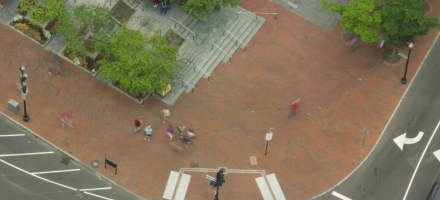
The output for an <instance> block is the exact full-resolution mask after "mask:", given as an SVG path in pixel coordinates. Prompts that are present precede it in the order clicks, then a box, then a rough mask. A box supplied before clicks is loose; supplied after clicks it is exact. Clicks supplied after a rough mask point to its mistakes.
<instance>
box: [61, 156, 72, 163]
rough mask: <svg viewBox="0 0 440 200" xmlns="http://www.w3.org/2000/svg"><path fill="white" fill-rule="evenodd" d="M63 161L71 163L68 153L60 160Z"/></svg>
mask: <svg viewBox="0 0 440 200" xmlns="http://www.w3.org/2000/svg"><path fill="white" fill-rule="evenodd" d="M60 162H61V163H63V164H65V165H68V164H69V163H70V158H69V156H67V155H63V156H62V157H61V160H60Z"/></svg>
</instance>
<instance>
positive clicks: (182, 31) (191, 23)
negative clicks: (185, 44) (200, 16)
mask: <svg viewBox="0 0 440 200" xmlns="http://www.w3.org/2000/svg"><path fill="white" fill-rule="evenodd" d="M198 22H199V20H196V19H194V18H193V17H188V18H187V19H186V20H185V21H184V22H180V23H182V24H183V25H184V26H185V27H186V28H185V27H184V26H182V25H181V24H179V23H177V25H176V26H177V28H174V27H173V30H175V31H176V32H177V33H179V34H180V35H181V36H182V37H184V38H185V39H186V40H189V39H191V40H192V39H193V35H194V34H193V33H191V32H190V31H189V30H191V31H192V32H194V31H193V30H192V29H193V28H194V27H195V26H196V25H197V23H198ZM187 28H188V29H189V30H188V29H187Z"/></svg>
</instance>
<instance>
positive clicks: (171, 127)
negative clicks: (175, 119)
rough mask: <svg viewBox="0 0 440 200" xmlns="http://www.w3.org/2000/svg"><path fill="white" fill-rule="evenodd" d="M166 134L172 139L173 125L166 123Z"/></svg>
mask: <svg viewBox="0 0 440 200" xmlns="http://www.w3.org/2000/svg"><path fill="white" fill-rule="evenodd" d="M166 134H167V135H168V136H169V137H170V140H173V135H174V129H173V126H172V125H171V124H169V125H168V128H167V133H166Z"/></svg>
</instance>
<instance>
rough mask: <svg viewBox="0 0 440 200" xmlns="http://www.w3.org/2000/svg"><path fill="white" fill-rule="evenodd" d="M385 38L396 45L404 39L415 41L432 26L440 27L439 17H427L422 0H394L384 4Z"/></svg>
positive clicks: (383, 25)
mask: <svg viewBox="0 0 440 200" xmlns="http://www.w3.org/2000/svg"><path fill="white" fill-rule="evenodd" d="M382 18H383V20H384V23H383V24H382V29H383V33H382V36H383V39H384V40H386V41H388V42H389V43H391V44H393V45H394V50H393V54H392V56H394V55H395V50H396V45H397V44H398V43H400V42H402V41H405V40H410V41H415V40H416V39H417V37H418V36H422V35H426V34H428V33H429V31H430V30H431V28H436V29H440V25H439V23H438V18H436V17H427V16H426V12H425V10H424V9H423V1H421V0H392V1H388V2H387V3H386V4H384V5H383V6H382Z"/></svg>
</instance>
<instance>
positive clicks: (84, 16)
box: [73, 4, 116, 53]
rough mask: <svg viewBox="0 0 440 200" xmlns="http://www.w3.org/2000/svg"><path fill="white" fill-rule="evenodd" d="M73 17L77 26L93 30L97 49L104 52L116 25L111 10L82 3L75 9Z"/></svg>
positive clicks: (93, 41)
mask: <svg viewBox="0 0 440 200" xmlns="http://www.w3.org/2000/svg"><path fill="white" fill-rule="evenodd" d="M73 19H74V23H75V24H76V26H78V27H83V28H88V30H90V31H91V33H92V36H93V37H94V39H93V40H92V43H93V47H94V48H95V51H96V52H98V53H103V52H104V48H105V45H107V44H108V43H109V39H110V36H109V35H111V32H112V31H113V30H114V29H115V27H116V24H115V21H114V19H113V17H112V13H111V11H110V10H109V9H108V8H105V7H101V6H99V5H91V4H82V5H80V6H77V7H76V8H75V9H74V11H73Z"/></svg>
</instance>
